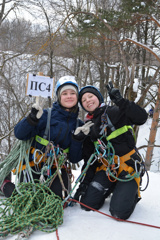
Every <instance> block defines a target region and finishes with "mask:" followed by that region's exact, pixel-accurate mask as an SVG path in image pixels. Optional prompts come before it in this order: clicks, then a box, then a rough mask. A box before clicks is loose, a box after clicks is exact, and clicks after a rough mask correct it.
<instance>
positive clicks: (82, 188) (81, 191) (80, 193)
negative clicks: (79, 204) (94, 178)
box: [73, 183, 88, 201]
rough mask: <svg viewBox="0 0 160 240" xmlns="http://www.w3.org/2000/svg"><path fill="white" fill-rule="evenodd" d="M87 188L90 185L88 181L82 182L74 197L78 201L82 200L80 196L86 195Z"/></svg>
mask: <svg viewBox="0 0 160 240" xmlns="http://www.w3.org/2000/svg"><path fill="white" fill-rule="evenodd" d="M87 188H88V185H87V184H86V183H81V184H80V185H79V188H78V189H77V191H76V193H75V195H74V197H73V198H74V199H75V200H77V201H80V197H82V196H84V195H85V193H86V190H87Z"/></svg>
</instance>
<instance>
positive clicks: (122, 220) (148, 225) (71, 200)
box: [68, 198, 160, 229]
mask: <svg viewBox="0 0 160 240" xmlns="http://www.w3.org/2000/svg"><path fill="white" fill-rule="evenodd" d="M68 201H70V202H77V203H79V204H81V205H83V206H84V207H86V208H89V209H91V210H93V211H96V212H98V213H100V214H103V215H105V216H107V217H110V218H113V219H115V220H117V221H121V222H128V223H134V224H138V225H143V226H146V227H152V228H158V229H160V227H159V226H155V225H150V224H147V223H140V222H134V221H129V220H124V219H120V218H116V217H113V216H110V215H108V214H106V213H103V212H101V211H99V210H96V209H94V208H92V207H89V206H87V205H85V204H84V203H81V202H79V201H77V200H75V199H71V198H69V199H68Z"/></svg>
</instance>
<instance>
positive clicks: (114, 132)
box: [106, 125, 135, 141]
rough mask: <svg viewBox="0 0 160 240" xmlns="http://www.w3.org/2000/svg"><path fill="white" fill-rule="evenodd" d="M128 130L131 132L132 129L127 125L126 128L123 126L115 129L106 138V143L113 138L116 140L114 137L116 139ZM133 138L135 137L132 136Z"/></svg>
mask: <svg viewBox="0 0 160 240" xmlns="http://www.w3.org/2000/svg"><path fill="white" fill-rule="evenodd" d="M128 129H132V131H133V128H132V127H131V126H130V125H128V126H127V125H125V126H123V127H121V128H118V129H116V130H115V131H113V132H112V133H111V134H110V135H109V136H108V137H106V139H107V141H108V140H111V139H113V138H116V137H118V136H119V135H121V134H123V133H125V132H127V131H128ZM134 138H135V136H134Z"/></svg>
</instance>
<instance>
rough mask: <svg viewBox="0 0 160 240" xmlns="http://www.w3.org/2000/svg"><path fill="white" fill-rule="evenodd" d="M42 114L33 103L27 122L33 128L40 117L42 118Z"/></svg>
mask: <svg viewBox="0 0 160 240" xmlns="http://www.w3.org/2000/svg"><path fill="white" fill-rule="evenodd" d="M42 114H43V110H42V108H41V107H40V106H39V104H36V103H35V104H33V106H32V109H31V113H30V114H29V115H28V117H27V121H28V122H29V123H30V124H31V125H33V126H35V125H37V123H38V121H39V119H40V117H41V116H42Z"/></svg>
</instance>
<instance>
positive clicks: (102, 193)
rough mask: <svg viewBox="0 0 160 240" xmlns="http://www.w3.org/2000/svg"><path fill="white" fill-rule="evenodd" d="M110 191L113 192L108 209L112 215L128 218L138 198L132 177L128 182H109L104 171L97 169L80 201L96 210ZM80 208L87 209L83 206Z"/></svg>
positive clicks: (135, 184) (136, 187)
mask: <svg viewBox="0 0 160 240" xmlns="http://www.w3.org/2000/svg"><path fill="white" fill-rule="evenodd" d="M111 193H113V194H112V197H111V201H110V209H109V210H110V212H111V214H112V216H115V217H117V218H120V219H127V218H129V216H130V215H131V214H132V212H133V210H134V208H135V205H136V203H137V200H138V186H137V183H136V182H135V180H134V179H133V180H131V181H128V182H120V181H116V182H111V181H110V180H109V179H108V177H107V175H106V173H105V171H103V170H102V171H99V172H97V173H96V175H95V176H94V178H93V180H92V182H91V183H90V184H89V186H88V189H87V191H86V193H85V195H84V196H83V197H82V198H81V202H82V203H84V204H86V205H88V206H90V207H92V208H94V209H97V210H98V209H100V208H101V207H102V205H103V204H104V201H105V199H106V198H107V197H108V196H109V195H110V194H111ZM82 208H83V209H85V210H89V209H88V208H85V207H84V206H82Z"/></svg>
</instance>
